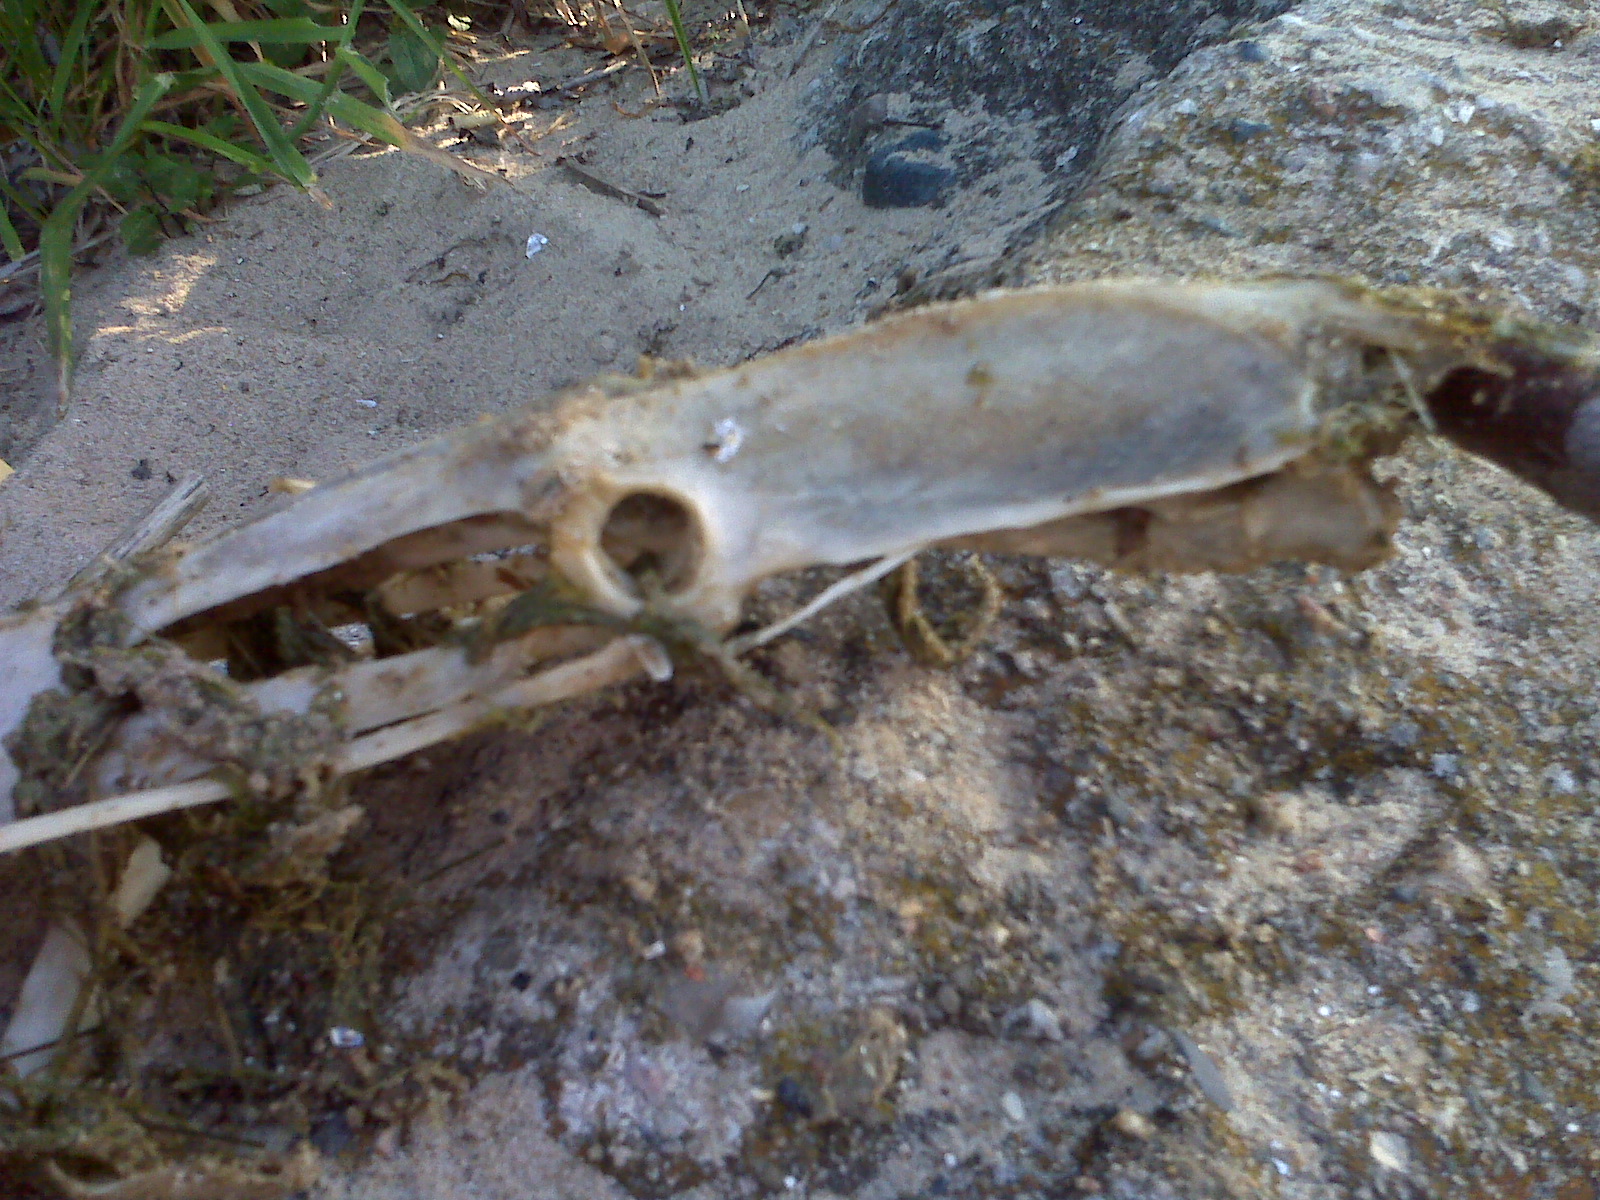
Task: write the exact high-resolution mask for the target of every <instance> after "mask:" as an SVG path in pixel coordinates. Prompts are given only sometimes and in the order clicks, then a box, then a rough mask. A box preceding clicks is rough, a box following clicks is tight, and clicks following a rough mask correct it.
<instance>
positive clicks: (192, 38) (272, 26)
mask: <svg viewBox="0 0 1600 1200" xmlns="http://www.w3.org/2000/svg"><path fill="white" fill-rule="evenodd" d="M205 29H206V30H207V31H208V32H209V33H210V34H211V36H212V37H213V38H214V39H216V40H217V41H218V42H260V43H262V44H263V45H269V46H316V45H320V44H322V43H323V42H339V41H341V40H342V36H343V34H344V26H342V25H318V24H317V23H316V22H315V21H313V20H312V19H311V18H310V17H277V18H274V19H272V20H267V21H218V22H216V23H214V24H211V25H207V26H205ZM203 45H205V40H204V37H203V36H202V35H201V33H200V32H199V31H198V30H196V29H194V28H190V29H174V30H172V31H170V32H168V33H163V34H162V35H161V36H160V37H157V38H152V39H151V41H150V49H152V50H193V49H194V48H195V47H196V46H203Z"/></svg>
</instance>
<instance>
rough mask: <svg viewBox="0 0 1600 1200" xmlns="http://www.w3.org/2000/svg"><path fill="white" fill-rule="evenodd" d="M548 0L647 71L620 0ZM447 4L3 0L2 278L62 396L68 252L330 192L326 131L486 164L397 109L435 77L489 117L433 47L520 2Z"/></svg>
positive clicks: (68, 367) (699, 86)
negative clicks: (44, 333) (267, 195)
mask: <svg viewBox="0 0 1600 1200" xmlns="http://www.w3.org/2000/svg"><path fill="white" fill-rule="evenodd" d="M546 3H547V4H548V8H549V11H548V14H547V15H548V16H549V17H550V18H551V19H552V20H555V21H556V22H557V23H559V24H563V25H566V26H568V27H570V28H573V29H582V28H588V27H589V26H591V25H594V26H597V27H599V28H601V29H602V30H603V31H604V32H603V35H602V37H601V44H602V45H603V46H604V47H605V49H607V50H608V51H609V52H611V53H623V52H625V48H626V47H631V48H632V49H634V50H636V51H637V52H638V53H639V54H640V55H641V57H642V58H643V59H644V62H645V65H646V66H647V67H649V66H650V64H649V60H648V58H647V57H645V51H644V48H643V44H642V43H641V41H640V36H639V34H638V33H637V32H635V31H634V30H633V28H632V25H633V18H632V17H630V16H629V14H628V13H627V12H626V10H625V9H624V8H623V7H622V6H621V4H620V3H618V2H617V0H588V2H587V3H586V4H582V5H580V6H579V7H578V8H574V7H573V5H572V4H571V3H570V2H569V0H546ZM458 6H459V9H460V10H459V11H456V10H455V9H451V10H449V11H443V10H441V9H439V8H438V6H435V9H434V10H430V13H429V15H430V17H434V18H442V19H434V20H433V22H432V23H431V24H430V22H428V21H424V19H423V18H422V16H421V15H419V13H418V10H417V8H415V7H414V6H413V4H412V3H411V2H409V0H373V2H372V3H371V4H369V3H368V0H322V2H318V0H68V2H66V3H62V2H61V0H3V2H0V151H3V154H4V160H3V164H0V165H3V170H0V248H3V249H4V251H5V253H6V256H7V258H8V259H9V262H8V263H7V264H6V265H5V266H4V267H0V287H3V286H6V285H8V284H9V283H11V281H13V280H16V279H18V278H19V277H20V276H22V275H23V274H24V273H27V272H31V271H33V270H35V269H37V270H38V272H39V276H40V295H41V299H42V301H43V305H44V311H45V316H46V323H47V326H48V329H49V335H50V344H51V350H52V353H53V355H54V358H55V362H56V367H57V381H56V382H57V391H58V397H59V400H60V402H61V403H62V404H64V403H65V400H66V396H67V391H68V388H69V386H70V384H71V372H72V361H73V335H72V320H71V275H72V266H73V260H74V256H75V255H76V254H79V253H82V252H83V251H85V250H87V249H89V248H91V247H93V246H94V245H97V244H99V243H101V242H104V241H106V240H108V239H109V238H111V237H113V236H116V237H120V239H121V241H122V243H123V244H124V245H125V246H126V248H127V249H128V250H129V251H130V252H132V253H147V252H149V251H151V250H153V249H154V248H155V247H156V246H157V245H158V244H159V242H160V240H161V239H162V238H163V237H165V236H170V235H173V234H175V233H179V232H183V231H185V230H187V229H189V228H191V227H192V226H193V224H194V223H195V222H197V221H200V220H203V219H204V213H205V212H206V210H207V208H208V207H209V206H210V205H212V204H213V203H214V202H215V201H216V200H217V199H218V198H220V197H221V196H222V195H224V194H226V193H228V192H230V191H235V192H236V191H239V190H241V189H245V188H255V187H259V186H261V185H262V184H264V183H266V182H270V181H286V182H288V183H291V184H293V185H294V186H295V187H297V188H300V189H302V190H303V191H305V192H307V193H309V194H310V195H312V196H313V197H316V198H318V199H319V200H322V201H324V202H326V197H324V196H323V195H322V193H321V191H320V189H319V188H318V183H317V173H316V170H315V168H314V166H313V165H312V162H311V161H309V160H308V159H307V157H306V152H305V147H306V145H307V139H308V138H310V137H311V136H313V135H320V134H323V133H325V132H327V131H328V130H329V129H330V128H332V129H333V131H334V132H336V133H339V134H342V135H344V136H354V137H367V138H376V139H378V140H379V141H382V142H386V143H388V144H390V145H393V146H396V147H399V148H400V149H403V150H408V151H412V152H415V153H419V154H423V155H425V156H426V157H429V158H433V159H435V160H436V161H442V162H445V163H446V164H447V165H451V166H452V167H454V169H456V170H458V171H461V172H462V173H463V174H467V175H472V176H475V177H477V176H481V175H482V173H481V172H476V171H475V170H474V169H473V168H470V167H469V166H468V165H467V164H464V163H461V162H460V161H459V160H451V158H450V156H449V155H447V154H445V153H444V152H442V151H439V150H437V149H436V148H434V147H432V146H430V145H428V144H426V143H423V142H422V141H421V140H420V139H419V138H417V137H416V135H415V134H413V133H411V132H410V131H409V130H408V129H406V127H405V125H404V124H403V122H402V121H401V119H400V115H399V112H398V110H397V107H396V99H397V97H400V96H405V95H409V94H414V93H419V92H424V91H427V90H428V89H430V88H432V87H433V85H434V84H435V83H436V82H437V81H438V80H439V78H440V76H441V74H443V73H446V72H448V73H449V74H451V75H453V76H454V77H455V78H456V80H457V81H459V83H460V84H461V85H462V86H463V87H464V88H465V90H466V91H467V92H468V93H469V94H471V95H472V97H473V98H474V99H475V100H476V101H477V102H478V103H479V104H480V105H482V106H483V108H484V109H485V110H487V111H489V112H491V113H495V114H496V115H498V109H497V108H496V107H495V105H494V104H493V103H492V102H491V101H490V100H489V98H488V97H486V96H485V95H484V94H483V93H482V92H481V91H480V90H479V89H478V88H477V87H476V85H474V84H473V83H472V82H471V80H469V79H468V78H467V76H466V74H465V73H464V72H463V71H462V69H461V66H460V65H459V63H458V62H457V61H456V59H455V57H454V56H453V55H452V54H451V53H450V52H449V51H448V50H447V48H446V43H447V42H448V41H449V39H451V38H458V37H459V38H465V39H467V40H468V41H470V40H472V39H471V36H470V35H469V34H468V30H469V29H470V28H471V27H472V24H473V19H472V17H471V16H470V15H466V14H469V13H471V12H478V13H480V14H481V13H483V12H490V13H492V12H494V11H495V10H496V9H500V10H503V11H504V12H505V13H509V14H510V16H511V17H519V16H520V17H521V18H522V19H524V20H528V19H529V6H528V5H527V4H526V3H514V2H512V3H504V4H502V3H499V2H498V0H493V2H491V0H482V2H480V3H476V4H473V3H471V0H458ZM608 6H610V7H613V8H614V10H615V11H614V12H612V13H611V15H610V16H609V17H608V16H607V8H608ZM535 7H536V8H538V7H539V6H535ZM741 11H742V6H741ZM667 14H668V19H669V25H670V29H671V37H672V40H673V41H674V42H675V43H676V48H677V50H678V52H679V54H680V56H681V58H682V60H683V62H684V63H685V64H686V65H687V67H688V70H689V75H690V77H691V79H692V81H693V83H694V88H695V93H696V96H697V97H698V98H699V99H700V101H701V102H702V103H704V102H705V99H706V90H705V83H704V81H703V80H702V78H701V76H700V73H699V71H698V70H697V69H696V67H695V63H694V60H693V56H692V47H691V43H690V34H689V30H688V29H687V27H686V26H685V24H684V21H683V17H682V11H681V8H680V5H679V0H667ZM591 18H592V19H591ZM619 19H620V20H621V22H622V25H623V26H624V27H625V29H626V31H627V36H626V37H623V36H621V35H619V34H618V33H617V32H616V29H615V28H614V26H613V23H614V22H616V21H617V20H619ZM507 27H508V28H509V20H508V22H507ZM651 72H652V77H653V76H654V68H653V67H651ZM502 119H503V118H502Z"/></svg>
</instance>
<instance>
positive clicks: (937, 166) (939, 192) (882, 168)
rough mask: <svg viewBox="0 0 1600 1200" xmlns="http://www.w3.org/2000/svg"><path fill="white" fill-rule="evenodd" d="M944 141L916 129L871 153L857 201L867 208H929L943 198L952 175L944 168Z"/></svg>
mask: <svg viewBox="0 0 1600 1200" xmlns="http://www.w3.org/2000/svg"><path fill="white" fill-rule="evenodd" d="M943 149H944V138H943V137H941V136H940V135H939V134H937V133H935V132H934V131H933V130H931V129H919V130H917V131H916V132H915V133H913V134H911V135H910V136H909V137H904V138H901V139H899V140H898V141H896V142H893V143H891V144H890V145H887V146H884V147H882V148H881V149H878V150H875V151H874V152H873V153H872V155H871V156H870V157H869V158H868V159H867V169H866V171H865V172H864V173H863V175H862V177H861V199H862V202H863V203H864V204H866V206H867V207H868V208H931V207H933V206H934V205H936V204H938V203H939V201H940V200H942V199H943V197H944V191H945V188H947V187H948V186H949V185H950V183H951V182H952V181H953V180H954V179H955V172H954V171H952V170H951V169H950V168H949V167H948V166H946V165H944V161H943V156H942V155H941V154H940V153H939V152H940V151H941V150H943Z"/></svg>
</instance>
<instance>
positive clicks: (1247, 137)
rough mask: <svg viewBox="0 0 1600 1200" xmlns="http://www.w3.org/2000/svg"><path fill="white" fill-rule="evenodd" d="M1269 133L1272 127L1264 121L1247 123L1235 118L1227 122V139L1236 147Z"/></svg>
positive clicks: (1240, 118) (1242, 119)
mask: <svg viewBox="0 0 1600 1200" xmlns="http://www.w3.org/2000/svg"><path fill="white" fill-rule="evenodd" d="M1271 132H1272V126H1271V125H1268V124H1267V123H1266V122H1264V121H1249V120H1246V119H1245V118H1244V117H1235V118H1234V119H1233V120H1231V121H1229V122H1228V138H1229V140H1231V141H1232V142H1233V144H1234V145H1236V146H1242V145H1244V143H1246V142H1249V141H1253V140H1254V139H1256V138H1258V137H1260V136H1261V135H1262V134H1264V133H1271Z"/></svg>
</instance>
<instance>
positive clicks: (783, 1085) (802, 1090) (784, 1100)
mask: <svg viewBox="0 0 1600 1200" xmlns="http://www.w3.org/2000/svg"><path fill="white" fill-rule="evenodd" d="M776 1095H777V1097H778V1103H779V1104H781V1105H782V1106H783V1107H784V1108H785V1109H787V1110H788V1111H789V1112H792V1113H794V1115H795V1116H797V1117H806V1118H808V1119H809V1118H810V1116H811V1115H812V1114H813V1113H814V1112H815V1111H816V1106H815V1105H814V1104H813V1103H812V1102H811V1093H810V1092H809V1091H807V1090H806V1086H805V1084H803V1083H801V1082H800V1081H799V1080H798V1079H796V1078H795V1077H794V1076H793V1075H785V1076H784V1077H783V1078H782V1079H780V1080H778V1086H777V1089H776Z"/></svg>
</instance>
